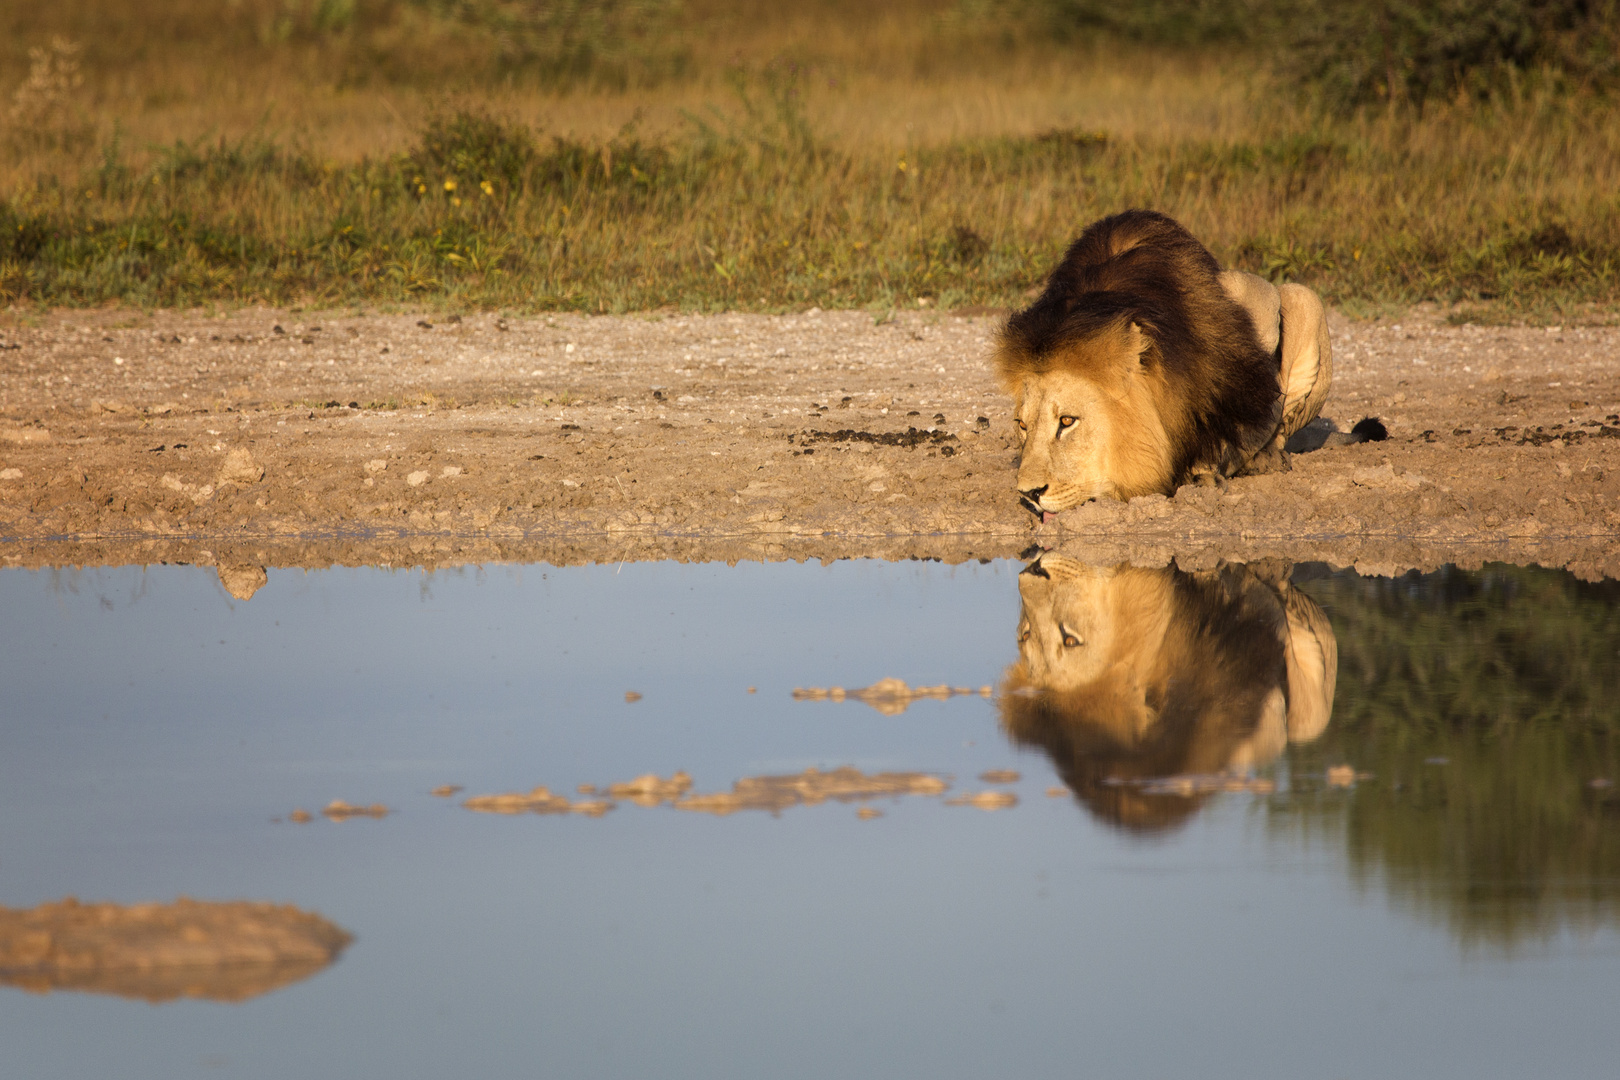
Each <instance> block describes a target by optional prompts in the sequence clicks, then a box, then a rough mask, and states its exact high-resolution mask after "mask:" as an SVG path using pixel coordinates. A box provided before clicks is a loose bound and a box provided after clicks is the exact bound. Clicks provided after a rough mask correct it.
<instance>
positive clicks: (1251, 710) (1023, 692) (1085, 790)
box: [999, 553, 1338, 831]
mask: <svg viewBox="0 0 1620 1080" xmlns="http://www.w3.org/2000/svg"><path fill="white" fill-rule="evenodd" d="M1289 571H1290V567H1288V566H1287V564H1279V563H1257V564H1253V565H1249V566H1245V565H1242V564H1234V563H1225V564H1222V565H1221V566H1220V567H1219V568H1218V569H1216V570H1212V571H1208V572H1203V573H1195V574H1190V573H1186V572H1185V571H1182V570H1179V569H1177V568H1176V567H1174V566H1170V567H1165V568H1162V569H1144V568H1140V567H1132V566H1116V567H1099V566H1089V565H1087V564H1086V563H1083V562H1081V561H1079V560H1078V559H1073V558H1069V557H1067V556H1064V555H1055V554H1051V553H1048V554H1044V555H1042V556H1041V557H1040V558H1038V559H1036V560H1035V562H1033V563H1031V564H1030V565H1029V566H1027V567H1025V568H1024V572H1023V573H1022V574H1020V575H1019V577H1018V594H1019V599H1020V601H1021V602H1022V611H1021V612H1020V614H1019V620H1018V657H1019V658H1018V661H1017V662H1016V663H1014V664H1013V665H1012V666H1011V667H1010V668H1008V670H1007V676H1006V680H1005V682H1004V683H1003V686H1002V694H1001V697H1000V702H999V703H1000V706H1001V720H1002V725H1003V727H1004V728H1005V730H1006V732H1007V734H1008V735H1009V736H1011V737H1012V739H1013V741H1014V742H1017V743H1020V744H1024V745H1034V746H1038V747H1040V748H1042V749H1043V750H1045V751H1046V753H1047V754H1048V755H1049V756H1050V757H1051V759H1052V763H1053V764H1054V765H1055V766H1056V767H1057V770H1058V773H1059V775H1060V776H1062V777H1063V780H1064V782H1065V783H1067V784H1068V785H1069V787H1070V788H1071V789H1073V791H1074V792H1075V794H1076V795H1078V796H1079V797H1080V799H1081V801H1082V802H1084V803H1085V804H1086V805H1087V806H1089V807H1090V808H1091V810H1092V811H1093V812H1094V813H1096V814H1098V815H1099V816H1100V817H1102V818H1103V819H1105V820H1107V821H1109V822H1111V823H1113V824H1116V825H1120V826H1123V827H1126V828H1129V829H1132V830H1141V831H1155V830H1161V829H1165V828H1169V827H1172V826H1174V825H1177V824H1179V823H1180V822H1182V821H1184V820H1186V818H1187V817H1189V816H1190V815H1191V814H1192V813H1193V812H1194V811H1196V810H1197V809H1198V807H1199V806H1200V805H1201V804H1202V803H1203V801H1204V800H1205V799H1206V798H1207V797H1208V795H1209V794H1210V793H1211V792H1213V791H1215V790H1219V788H1220V787H1222V786H1224V781H1225V780H1226V779H1229V778H1234V777H1241V776H1242V775H1243V774H1244V773H1246V772H1248V771H1249V770H1251V769H1253V768H1257V767H1259V766H1262V765H1265V764H1266V763H1267V762H1269V761H1271V760H1273V759H1275V758H1276V757H1277V755H1279V754H1280V753H1281V752H1282V750H1283V748H1284V747H1285V746H1286V745H1288V744H1289V743H1303V742H1309V741H1310V740H1312V739H1315V738H1316V737H1317V736H1319V735H1320V734H1321V733H1322V732H1323V731H1324V730H1325V729H1326V728H1327V725H1328V720H1329V718H1330V717H1331V716H1332V713H1333V689H1334V683H1335V682H1336V680H1337V675H1338V645H1337V643H1336V641H1335V640H1334V636H1333V628H1332V626H1331V625H1330V624H1329V623H1328V621H1327V617H1326V616H1325V615H1324V614H1323V613H1322V609H1321V608H1319V607H1317V606H1316V604H1315V602H1314V601H1312V600H1311V598H1310V597H1308V596H1306V595H1305V594H1304V593H1302V592H1299V591H1298V590H1296V589H1294V588H1293V587H1292V586H1291V585H1290V584H1289V581H1288V578H1289Z"/></svg>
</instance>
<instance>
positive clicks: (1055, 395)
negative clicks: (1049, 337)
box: [1013, 326, 1171, 518]
mask: <svg viewBox="0 0 1620 1080" xmlns="http://www.w3.org/2000/svg"><path fill="white" fill-rule="evenodd" d="M1146 348H1147V342H1146V340H1145V339H1144V338H1143V337H1142V334H1141V332H1140V331H1139V330H1137V328H1136V327H1135V326H1130V327H1128V328H1125V329H1123V330H1120V331H1117V332H1112V333H1109V334H1106V335H1103V337H1102V338H1100V339H1099V340H1096V341H1092V342H1088V343H1086V346H1085V347H1084V348H1082V349H1078V350H1075V353H1076V355H1072V356H1066V357H1064V358H1063V362H1061V363H1059V364H1057V365H1054V366H1053V367H1052V368H1051V369H1050V370H1047V371H1043V372H1032V373H1028V374H1025V375H1024V376H1023V377H1022V378H1020V379H1019V380H1018V382H1017V383H1016V384H1015V385H1014V386H1013V418H1014V420H1015V422H1016V424H1017V428H1018V439H1019V446H1020V449H1021V451H1022V456H1021V458H1020V461H1019V466H1018V493H1019V498H1020V499H1021V500H1022V502H1023V503H1024V505H1025V506H1026V507H1028V508H1029V509H1030V510H1031V511H1032V512H1033V513H1035V514H1038V515H1041V516H1042V517H1043V518H1044V516H1045V515H1047V514H1056V513H1059V512H1061V511H1063V510H1068V509H1070V508H1072V507H1075V506H1079V505H1080V504H1081V503H1083V502H1086V501H1087V500H1089V499H1101V498H1112V499H1132V498H1135V497H1136V496H1138V495H1146V494H1150V493H1153V492H1159V491H1165V489H1166V488H1167V487H1168V486H1169V482H1170V475H1171V450H1170V439H1169V436H1168V435H1167V433H1166V430H1165V425H1164V419H1163V417H1162V416H1161V415H1160V409H1159V398H1160V397H1161V394H1160V393H1159V389H1160V387H1159V385H1158V384H1159V377H1158V375H1157V374H1156V373H1155V372H1154V371H1151V370H1149V368H1148V367H1147V366H1145V365H1144V364H1143V362H1142V354H1143V352H1144V351H1145V350H1146Z"/></svg>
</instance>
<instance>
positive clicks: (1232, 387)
mask: <svg viewBox="0 0 1620 1080" xmlns="http://www.w3.org/2000/svg"><path fill="white" fill-rule="evenodd" d="M1219 273H1220V266H1219V264H1218V263H1216V261H1215V257H1214V256H1213V255H1211V254H1210V253H1209V251H1208V250H1206V249H1205V247H1204V245H1203V244H1201V243H1199V242H1198V240H1197V239H1196V238H1194V237H1193V235H1192V234H1191V233H1189V232H1188V231H1187V230H1186V229H1184V228H1182V226H1181V225H1180V224H1178V223H1177V222H1176V221H1174V220H1173V219H1171V218H1169V217H1166V216H1165V215H1164V214H1160V213H1156V212H1154V211H1151V210H1127V211H1125V212H1124V213H1121V214H1115V215H1113V216H1112V217H1106V218H1103V219H1102V220H1101V221H1098V222H1096V223H1095V224H1093V225H1092V226H1091V227H1090V228H1088V229H1086V231H1085V232H1084V233H1082V234H1081V235H1080V238H1079V239H1078V240H1076V241H1075V242H1074V243H1073V244H1071V245H1070V246H1069V250H1068V251H1067V253H1065V254H1064V256H1063V260H1062V261H1061V262H1060V263H1058V265H1057V268H1056V269H1054V270H1053V271H1052V274H1051V276H1050V277H1049V278H1048V279H1047V282H1046V289H1045V291H1044V292H1042V293H1041V295H1040V297H1039V298H1038V299H1036V301H1035V302H1034V303H1033V304H1031V305H1030V306H1029V307H1028V308H1026V309H1024V310H1023V311H1020V312H1018V313H1016V314H1014V315H1013V316H1012V317H1011V318H1010V319H1009V320H1008V321H1007V325H1006V327H1005V328H1004V329H1003V331H1002V335H1001V350H1000V366H1001V373H1002V375H1003V377H1006V378H1017V377H1020V376H1023V375H1038V374H1042V373H1045V372H1047V371H1051V370H1053V369H1054V368H1056V367H1059V366H1061V365H1062V364H1063V363H1064V358H1065V354H1066V353H1067V352H1068V351H1069V349H1070V348H1071V347H1072V346H1076V345H1080V344H1083V343H1085V342H1086V341H1088V340H1090V339H1092V338H1094V337H1096V336H1097V335H1099V334H1101V333H1103V332H1104V331H1107V330H1109V329H1111V328H1114V327H1117V326H1120V325H1121V324H1123V323H1131V322H1134V323H1136V324H1137V325H1138V326H1140V327H1141V329H1142V331H1143V333H1144V334H1145V335H1146V336H1147V337H1148V339H1149V341H1150V342H1151V346H1150V348H1149V350H1148V352H1147V354H1145V355H1144V356H1143V358H1142V362H1143V363H1144V364H1148V365H1159V366H1160V367H1161V369H1162V372H1163V375H1164V378H1165V381H1166V383H1167V384H1168V386H1169V387H1170V389H1171V392H1172V394H1173V396H1174V398H1175V399H1176V402H1175V403H1176V405H1178V406H1179V409H1178V412H1179V415H1167V416H1165V417H1164V418H1163V419H1164V421H1165V425H1166V428H1167V429H1168V430H1169V431H1170V432H1171V435H1172V439H1173V441H1174V445H1173V471H1174V477H1173V480H1174V482H1175V483H1180V482H1182V481H1183V480H1185V478H1186V475H1185V474H1186V473H1187V471H1188V469H1189V468H1190V467H1191V466H1192V465H1193V464H1194V463H1195V462H1199V461H1209V460H1218V459H1220V458H1222V457H1223V456H1224V455H1223V451H1224V450H1225V448H1226V447H1228V446H1230V447H1236V448H1238V449H1239V450H1240V451H1241V452H1242V453H1243V454H1245V455H1247V454H1252V453H1253V452H1254V451H1255V450H1257V449H1258V448H1259V447H1260V446H1261V445H1262V444H1263V443H1264V441H1265V440H1266V439H1268V438H1269V437H1270V436H1271V434H1272V431H1273V430H1274V429H1275V426H1276V419H1277V417H1276V409H1277V408H1278V401H1279V393H1280V390H1279V387H1278V384H1277V366H1278V361H1277V358H1276V357H1275V356H1273V355H1270V354H1268V353H1267V352H1266V350H1265V348H1264V347H1263V346H1262V345H1261V344H1260V338H1259V336H1258V334H1257V333H1256V331H1255V326H1254V322H1253V320H1252V319H1251V318H1250V316H1249V313H1248V312H1247V311H1246V310H1244V308H1243V307H1242V306H1241V305H1240V304H1238V303H1237V302H1236V301H1235V300H1233V299H1231V297H1229V296H1228V295H1227V293H1226V291H1225V290H1224V289H1223V288H1222V287H1221V284H1220V281H1219V279H1218V277H1217V275H1218V274H1219ZM1245 459H1246V458H1245Z"/></svg>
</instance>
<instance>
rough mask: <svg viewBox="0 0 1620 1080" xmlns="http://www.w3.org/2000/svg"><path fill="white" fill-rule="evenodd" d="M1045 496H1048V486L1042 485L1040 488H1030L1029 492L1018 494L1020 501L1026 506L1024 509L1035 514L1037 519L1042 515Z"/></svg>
mask: <svg viewBox="0 0 1620 1080" xmlns="http://www.w3.org/2000/svg"><path fill="white" fill-rule="evenodd" d="M1045 494H1046V485H1045V484H1042V485H1041V486H1040V487H1038V488H1029V489H1028V490H1020V491H1019V492H1018V501H1019V502H1021V503H1023V504H1024V509H1025V510H1028V511H1029V512H1030V513H1032V514H1034V515H1035V516H1036V517H1040V516H1041V513H1042V511H1041V496H1042V495H1045Z"/></svg>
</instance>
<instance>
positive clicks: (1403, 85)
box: [1284, 0, 1620, 106]
mask: <svg viewBox="0 0 1620 1080" xmlns="http://www.w3.org/2000/svg"><path fill="white" fill-rule="evenodd" d="M1300 16H1301V17H1300V19H1299V22H1298V28H1299V30H1300V33H1299V36H1298V37H1297V38H1295V39H1294V41H1293V42H1292V47H1291V49H1290V51H1289V53H1288V55H1287V56H1286V58H1285V61H1284V65H1285V67H1286V68H1287V69H1288V70H1290V71H1291V72H1292V73H1293V74H1294V75H1295V76H1297V77H1299V78H1301V79H1303V80H1305V81H1308V82H1312V83H1315V84H1317V85H1319V86H1320V87H1321V88H1322V89H1323V90H1324V91H1325V92H1326V94H1327V96H1328V97H1329V99H1330V100H1331V101H1332V102H1334V103H1335V104H1338V105H1341V106H1352V105H1358V104H1363V103H1368V102H1376V101H1384V102H1388V101H1404V102H1410V103H1414V104H1418V105H1421V104H1422V103H1423V102H1425V101H1428V100H1432V99H1438V98H1449V97H1455V96H1457V95H1459V94H1462V95H1468V96H1482V95H1485V94H1488V93H1490V92H1491V91H1493V90H1495V89H1497V88H1499V87H1500V86H1501V85H1502V83H1503V82H1504V81H1508V80H1511V79H1512V78H1514V77H1515V76H1516V75H1517V74H1519V73H1523V72H1534V71H1546V72H1550V73H1552V74H1554V75H1558V76H1562V77H1565V78H1569V79H1574V80H1584V81H1603V82H1606V81H1610V80H1612V79H1613V77H1614V76H1615V75H1616V73H1617V61H1616V51H1615V50H1616V45H1617V44H1620V34H1617V31H1616V20H1617V19H1620V4H1616V3H1615V2H1614V0H1381V2H1362V3H1332V2H1331V0H1310V2H1308V3H1306V4H1302V6H1301V11H1300Z"/></svg>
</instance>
